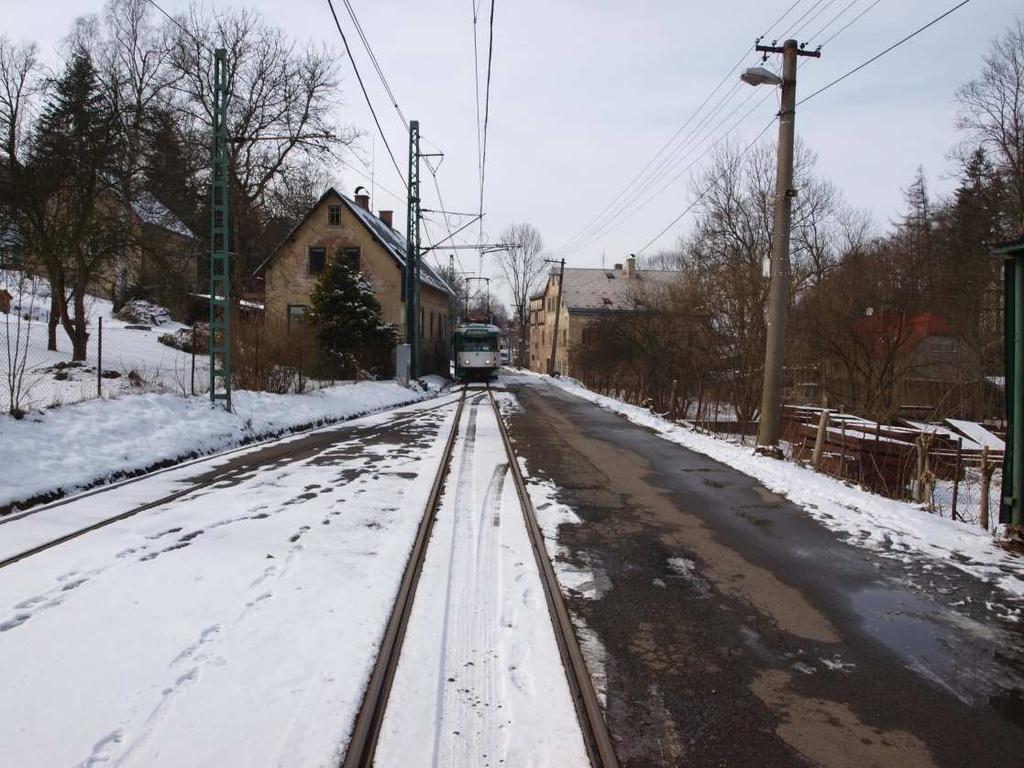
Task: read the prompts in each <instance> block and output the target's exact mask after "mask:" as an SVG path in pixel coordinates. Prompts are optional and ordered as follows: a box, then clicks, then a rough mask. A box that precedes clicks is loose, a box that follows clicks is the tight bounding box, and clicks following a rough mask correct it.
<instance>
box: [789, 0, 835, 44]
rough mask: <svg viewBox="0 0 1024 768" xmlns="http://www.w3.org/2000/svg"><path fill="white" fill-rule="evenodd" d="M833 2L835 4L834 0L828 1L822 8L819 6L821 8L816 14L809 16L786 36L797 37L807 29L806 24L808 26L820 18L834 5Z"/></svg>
mask: <svg viewBox="0 0 1024 768" xmlns="http://www.w3.org/2000/svg"><path fill="white" fill-rule="evenodd" d="M835 2H836V0H828V2H827V3H825V4H824V5H823V6H821V8H819V9H818V11H817V12H816V13H813V14H811V16H810V17H808V18H807V19H806V20H805V21H804V22H803V23H802V24H801V25H800V26H798V27H797V28H796V29H794V30H793V31H792V32H791V33H790V34H789V35H788V37H796V36H797V35H799V34H800V33H801V32H802V31H803V30H804V29H806V28H807V25H808V24H810V23H811V22H812V21H814V20H815V19H816V18H818V17H819V16H821V14H823V13H824V12H825V11H827V10H828V9H829V8H830V7H831V6H832V5H834V4H835Z"/></svg>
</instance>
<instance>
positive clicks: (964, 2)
mask: <svg viewBox="0 0 1024 768" xmlns="http://www.w3.org/2000/svg"><path fill="white" fill-rule="evenodd" d="M969 2H971V0H962V2H960V3H957V4H956V5H954V6H953V7H952V8H950V9H949V10H948V11H946V12H945V13H943V14H941V15H940V16H936V17H935V18H934V19H932V20H931V21H929V22H928V23H927V24H925V25H924V26H922V27H918V28H917V29H915V30H914V31H913V32H911V33H910V34H909V35H907V36H906V37H904V38H903V39H902V40H899V41H897V42H895V43H893V44H892V45H890V46H889V47H888V48H886V49H885V50H884V51H881V52H879V53H876V54H875V55H874V56H872V57H871V58H870V59H868V60H867V61H865V62H862V63H861V64H858V65H857V66H856V67H854V68H853V69H851V70H850V71H849V72H847V73H846V74H844V75H841V76H839V77H837V78H836V79H835V80H833V81H832V82H831V83H828V84H827V85H824V86H822V87H821V88H819V89H818V90H816V91H815V92H814V93H812V94H811V95H810V96H805V97H804V98H802V99H800V101H798V102H797V106H800V105H801V104H803V103H805V102H807V101H810V100H811V99H813V98H814V97H815V96H817V95H818V94H819V93H824V92H825V91H827V90H828V89H829V88H831V87H832V86H833V85H836V84H838V83H841V82H842V81H843V80H845V79H846V78H848V77H849V76H850V75H852V74H854V73H856V72H859V71H860V70H862V69H864V67H866V66H867V65H868V64H871V63H872V62H875V61H878V60H879V59H880V58H882V57H883V56H885V54H887V53H889V51H892V50H894V49H896V48H899V47H900V46H901V45H903V44H904V43H905V42H907V41H908V40H911V39H913V38H915V37H917V36H918V35H919V34H921V33H922V32H924V31H925V30H926V29H928V28H929V27H931V26H934V25H935V24H938V23H939V22H940V21H942V20H943V19H944V18H946V17H947V16H949V15H950V14H952V13H953V12H954V11H957V10H959V9H960V8H963V7H964V6H965V5H967V4H968V3H969Z"/></svg>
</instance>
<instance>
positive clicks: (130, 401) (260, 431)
mask: <svg viewBox="0 0 1024 768" xmlns="http://www.w3.org/2000/svg"><path fill="white" fill-rule="evenodd" d="M443 382H444V380H443V379H440V378H439V377H430V378H429V380H428V382H427V384H428V389H427V390H426V391H423V390H420V389H415V390H412V389H406V388H404V387H401V386H399V385H398V384H396V383H395V382H393V381H384V382H369V381H364V382H358V383H348V384H342V385H338V386H334V387H328V388H326V389H322V390H319V391H317V392H312V393H309V394H305V395H275V394H269V393H265V392H244V391H236V392H234V393H233V397H232V404H233V406H234V409H235V412H234V413H227V412H226V411H225V410H224V409H223V408H222V407H215V406H211V404H210V402H209V401H208V400H207V399H206V398H202V397H198V398H184V397H178V396H176V395H169V394H164V395H157V394H147V395H139V396H137V397H125V398H120V399H117V400H90V401H88V402H84V403H77V404H75V405H71V406H67V407H64V408H56V409H52V410H47V411H39V412H33V413H31V414H29V415H28V416H26V417H25V418H24V419H21V420H17V419H14V418H12V417H10V416H0V466H2V467H3V468H4V472H3V479H2V480H0V506H3V505H8V504H12V503H16V502H21V501H25V500H28V499H31V498H33V497H38V496H40V495H43V494H50V493H57V492H59V493H68V492H70V491H73V490H75V489H76V488H82V487H84V486H87V485H91V484H95V483H97V482H102V481H104V480H108V479H110V478H116V477H119V476H123V475H124V474H126V473H131V472H137V471H141V470H144V469H147V468H150V467H153V466H155V465H157V464H159V463H161V462H165V461H170V460H178V459H182V458H187V457H190V456H196V455H201V454H208V453H212V452H213V451H219V450H223V449H225V448H230V447H232V446H237V445H240V444H242V443H245V442H248V441H251V440H254V439H257V438H260V437H266V436H270V435H275V434H281V433H283V432H286V431H289V430H293V429H297V428H301V427H305V426H310V425H315V424H324V423H328V422H332V421H339V420H341V419H347V418H351V417H353V416H359V415H363V414H366V413H371V412H373V411H378V410H382V409H385V408H392V407H395V406H397V405H402V404H406V403H410V402H413V401H416V400H421V399H423V398H425V397H428V396H430V395H431V394H432V393H434V392H436V391H437V390H438V389H440V387H441V385H442V383H443Z"/></svg>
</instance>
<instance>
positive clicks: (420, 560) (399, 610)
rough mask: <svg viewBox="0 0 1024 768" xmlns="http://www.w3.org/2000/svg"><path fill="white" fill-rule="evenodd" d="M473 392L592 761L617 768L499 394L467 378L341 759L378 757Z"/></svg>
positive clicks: (357, 766)
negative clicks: (504, 464)
mask: <svg viewBox="0 0 1024 768" xmlns="http://www.w3.org/2000/svg"><path fill="white" fill-rule="evenodd" d="M473 392H479V393H480V394H484V393H485V396H486V399H487V400H488V402H489V403H490V405H491V408H492V409H493V412H494V417H495V420H496V421H497V424H498V429H499V432H500V435H501V441H502V445H503V448H504V452H505V456H506V458H507V460H508V467H509V472H510V474H511V477H512V478H513V482H514V485H515V488H516V496H517V498H518V501H519V505H520V509H521V511H522V514H523V519H524V522H525V526H526V531H527V535H528V538H529V540H530V546H531V549H532V551H533V553H534V558H535V561H536V564H537V570H538V573H539V575H540V581H541V583H542V585H543V590H544V595H545V604H546V605H547V608H548V614H549V617H550V619H551V627H552V630H553V632H554V636H555V641H556V644H557V646H558V651H559V655H560V657H561V661H562V668H563V671H564V672H565V676H566V682H567V684H568V688H569V692H570V696H571V699H572V702H573V706H574V708H575V712H576V717H577V721H578V724H579V727H580V732H581V735H582V739H583V743H584V746H585V749H586V752H587V756H588V758H589V762H590V765H591V766H592V767H593V768H617V766H618V759H617V758H616V756H615V751H614V746H613V742H612V739H611V736H610V734H609V732H608V728H607V726H606V724H605V721H604V716H603V714H602V712H601V707H600V703H599V701H598V698H597V693H596V691H595V690H594V686H593V682H592V680H591V677H590V673H589V671H588V670H587V667H586V663H585V661H584V658H583V653H582V650H581V648H580V646H579V642H578V641H577V639H576V635H575V630H574V628H573V625H572V620H571V618H570V616H569V612H568V609H567V607H566V605H565V602H564V600H563V599H562V594H561V589H560V587H559V584H558V579H557V575H556V574H555V571H554V568H553V566H552V564H551V560H550V558H549V557H548V554H547V549H546V546H545V543H544V535H543V532H542V530H541V527H540V524H539V522H538V521H537V517H536V514H535V511H534V508H533V504H532V502H531V500H530V496H529V492H528V489H527V486H526V481H525V479H524V477H523V474H522V471H521V469H520V467H519V463H518V460H517V459H516V456H515V451H514V447H513V445H512V441H511V438H510V437H509V434H508V430H507V429H506V427H505V423H504V420H503V418H502V415H501V410H500V407H499V405H498V401H497V399H496V398H495V396H494V390H492V388H491V387H490V385H486V386H485V388H483V389H470V388H469V387H468V386H467V387H465V388H464V389H463V393H462V399H461V400H460V401H459V406H458V410H457V412H456V415H455V418H454V420H453V424H452V429H451V432H450V434H449V435H448V439H447V441H446V443H445V447H444V450H443V453H442V458H441V462H440V465H439V467H438V471H437V474H436V476H435V478H434V482H433V485H432V488H431V493H430V495H429V497H428V500H427V504H426V506H425V509H424V513H423V518H422V520H421V522H420V527H419V530H418V532H417V536H416V540H415V542H414V544H413V548H412V551H411V553H410V555H409V559H408V562H407V564H406V568H405V572H404V573H403V576H402V581H401V584H400V587H399V591H398V595H397V597H396V600H395V603H394V607H393V608H392V612H391V616H390V618H389V620H388V624H387V626H386V628H385V632H384V636H383V638H382V641H381V645H380V649H379V651H378V655H377V659H376V662H375V663H374V666H373V670H372V672H371V675H370V681H369V683H368V685H367V688H366V692H365V694H364V697H363V702H362V706H361V707H360V710H359V714H358V715H357V717H356V722H355V725H354V727H353V730H352V736H351V738H350V740H349V744H348V748H347V750H346V753H345V757H344V759H343V761H342V762H341V768H371V767H372V766H373V765H374V760H375V755H376V750H377V744H378V741H379V739H380V736H381V732H382V726H383V724H384V719H385V713H386V711H387V707H388V699H389V697H390V694H391V688H392V683H393V681H394V679H395V676H396V673H397V671H398V666H399V661H400V659H401V655H402V645H403V641H404V639H405V635H406V630H407V627H408V625H409V621H410V618H411V616H412V611H413V605H414V603H415V600H416V588H417V585H418V583H419V580H420V575H421V573H422V571H423V564H424V562H425V560H426V554H427V549H428V547H429V545H430V537H431V532H432V530H433V528H434V522H435V520H436V518H437V513H438V510H439V508H440V505H441V499H442V496H443V495H444V490H445V487H446V482H447V480H448V478H449V476H450V473H451V469H452V456H453V453H454V449H455V445H456V442H457V441H458V437H459V435H460V434H461V431H462V414H463V406H464V404H465V401H466V398H467V393H473Z"/></svg>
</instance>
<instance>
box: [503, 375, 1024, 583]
mask: <svg viewBox="0 0 1024 768" xmlns="http://www.w3.org/2000/svg"><path fill="white" fill-rule="evenodd" d="M503 378H504V380H505V381H507V382H509V383H525V384H537V383H540V382H543V383H546V384H551V385H554V386H557V387H560V388H561V389H563V390H565V391H566V392H569V393H571V394H574V395H576V396H578V397H582V398H584V399H586V400H589V401H591V402H593V403H596V404H597V405H600V406H602V407H604V408H608V409H609V410H612V411H614V412H616V413H618V414H621V415H622V416H625V417H626V418H627V419H629V420H630V421H631V422H633V423H634V424H639V425H641V426H645V427H648V428H650V429H652V430H654V431H655V432H657V433H658V434H659V435H660V436H661V437H663V438H665V439H666V440H671V441H672V442H675V443H678V444H680V445H682V446H684V447H686V448H689V449H691V450H694V451H697V452H699V453H703V454H705V455H707V456H710V457H711V458H713V459H715V460H716V461H720V462H722V463H723V464H727V465H729V466H731V467H733V468H735V469H738V470H740V471H741V472H744V473H745V474H747V475H750V476H751V477H753V478H756V479H757V480H759V481H760V482H761V483H763V484H764V485H765V487H767V488H768V489H769V490H771V491H774V492H775V493H780V494H783V495H785V496H787V497H788V498H789V499H790V500H791V501H793V502H794V503H796V504H799V505H801V506H802V507H803V508H804V509H805V510H806V511H807V512H808V514H810V515H811V516H812V517H813V518H815V519H816V520H818V521H819V522H821V523H822V524H823V525H825V526H826V527H827V528H829V529H831V530H834V531H837V532H839V533H842V534H845V535H846V536H847V539H848V541H849V542H850V543H852V544H855V545H857V546H861V547H865V548H870V549H873V550H877V551H878V552H879V553H880V554H882V555H883V556H885V557H892V558H898V559H901V560H903V561H905V562H911V561H914V560H916V559H917V558H918V557H919V556H920V555H925V556H928V557H931V558H935V559H936V560H941V561H943V562H944V563H946V564H947V565H950V566H953V567H955V568H959V569H960V570H962V571H964V572H966V573H969V574H971V575H972V576H975V577H978V578H981V579H983V580H984V581H987V582H990V583H992V584H994V585H996V586H998V587H1000V588H1001V589H1003V590H1004V591H1006V592H1008V593H1010V594H1012V595H1014V596H1018V597H1020V596H1024V559H1022V558H1020V557H1017V556H1015V555H1013V554H1011V553H1009V552H1008V551H1006V550H1004V549H1003V548H1001V547H1000V546H999V545H998V544H997V543H996V541H995V540H994V539H993V538H992V536H991V535H990V534H989V533H988V532H987V531H983V530H981V529H979V528H975V527H971V526H968V525H966V524H963V523H959V522H955V521H953V520H948V519H945V518H941V517H939V516H937V515H932V514H929V513H928V512H927V511H925V510H923V509H921V508H920V507H918V506H916V505H913V504H908V503H906V502H902V501H895V500H893V499H887V498H884V497H882V496H877V495H875V494H872V493H868V492H867V491H864V490H863V489H861V488H858V487H855V486H852V485H848V484H846V483H844V482H842V481H840V480H837V479H835V478H832V477H829V476H827V475H823V474H819V473H818V472H815V471H814V470H812V469H810V468H806V467H801V466H799V465H797V464H794V463H792V462H787V461H779V460H776V459H771V458H767V457H765V456H759V455H756V454H755V453H754V452H753V450H752V449H751V448H749V447H742V446H738V445H735V444H731V443H729V442H726V441H724V440H719V439H716V438H714V437H711V436H709V435H706V434H703V433H700V432H697V431H695V430H693V429H692V428H689V427H687V426H681V425H678V424H675V423H673V422H671V421H668V420H667V419H663V418H661V417H660V416H657V415H655V414H652V413H651V412H650V411H649V410H647V409H645V408H640V407H638V406H633V405H627V404H625V403H623V402H621V401H619V400H615V399H613V398H610V397H605V396H603V395H599V394H597V393H595V392H592V391H590V390H589V389H587V388H586V387H584V386H582V385H581V384H580V383H579V382H577V381H575V380H573V379H568V378H566V377H557V378H552V377H548V376H544V375H541V374H536V373H529V372H525V371H520V372H518V374H516V375H510V376H506V377H503Z"/></svg>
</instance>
